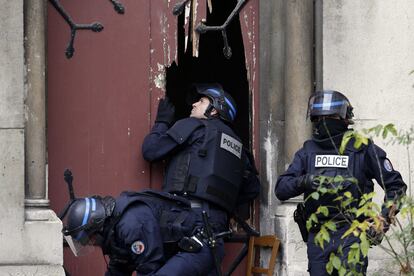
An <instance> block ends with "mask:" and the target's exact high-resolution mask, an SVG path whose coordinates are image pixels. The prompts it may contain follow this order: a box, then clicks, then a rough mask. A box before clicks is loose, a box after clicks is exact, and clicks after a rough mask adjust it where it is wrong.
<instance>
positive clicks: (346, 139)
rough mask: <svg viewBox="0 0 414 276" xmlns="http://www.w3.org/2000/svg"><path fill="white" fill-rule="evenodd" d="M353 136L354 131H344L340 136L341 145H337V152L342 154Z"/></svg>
mask: <svg viewBox="0 0 414 276" xmlns="http://www.w3.org/2000/svg"><path fill="white" fill-rule="evenodd" d="M353 136H354V132H353V131H352V130H348V131H347V132H345V134H344V136H343V137H342V141H341V146H340V147H339V154H344V152H345V148H346V145H347V144H348V142H349V140H351V138H352V137H353Z"/></svg>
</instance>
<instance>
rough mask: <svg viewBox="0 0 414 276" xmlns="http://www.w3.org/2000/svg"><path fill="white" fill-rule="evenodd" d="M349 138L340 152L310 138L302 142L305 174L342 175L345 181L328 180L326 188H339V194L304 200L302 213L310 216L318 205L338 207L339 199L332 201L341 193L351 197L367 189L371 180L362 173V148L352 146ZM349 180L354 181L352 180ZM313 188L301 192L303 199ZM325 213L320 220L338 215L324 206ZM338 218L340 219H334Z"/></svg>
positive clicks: (364, 149)
mask: <svg viewBox="0 0 414 276" xmlns="http://www.w3.org/2000/svg"><path fill="white" fill-rule="evenodd" d="M353 144H354V141H353V139H352V140H351V141H350V142H349V143H348V145H347V147H346V149H345V151H344V154H342V155H340V154H339V153H338V152H337V150H336V149H335V148H326V147H321V146H320V145H319V144H318V143H317V142H315V141H313V140H309V141H306V142H305V144H304V146H303V147H304V150H305V153H306V160H305V162H306V168H305V171H306V173H308V174H312V175H314V176H319V175H321V176H328V177H335V176H342V177H343V178H344V179H345V180H344V181H341V182H335V183H332V184H331V186H329V187H330V188H334V187H339V186H340V187H341V190H340V192H339V194H335V195H323V196H320V197H319V199H318V200H314V199H311V198H310V199H308V200H307V201H306V202H305V205H306V213H307V215H308V216H309V215H311V214H312V213H314V212H316V210H317V208H318V207H319V206H332V205H335V204H337V206H340V203H341V201H336V202H335V201H334V199H335V198H337V197H338V196H343V195H344V193H345V192H350V193H351V194H352V196H353V197H354V198H359V197H360V196H361V194H363V193H366V192H370V190H372V186H373V183H372V182H371V180H368V179H367V178H366V177H365V173H364V170H363V169H364V155H365V151H366V147H364V146H363V147H361V148H359V149H355V148H354V147H353ZM351 179H353V180H356V182H353V181H352V180H351ZM312 192H314V190H310V191H309V190H308V191H305V195H304V198H307V197H308V196H309V195H310V194H311V193H312ZM328 209H329V216H328V218H325V217H324V216H323V215H322V216H321V217H320V219H329V218H332V217H334V216H335V215H337V214H338V210H336V209H335V208H328ZM338 219H340V218H338Z"/></svg>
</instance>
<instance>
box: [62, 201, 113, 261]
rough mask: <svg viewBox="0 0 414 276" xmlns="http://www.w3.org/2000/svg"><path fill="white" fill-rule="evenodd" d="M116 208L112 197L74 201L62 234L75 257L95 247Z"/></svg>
mask: <svg viewBox="0 0 414 276" xmlns="http://www.w3.org/2000/svg"><path fill="white" fill-rule="evenodd" d="M114 206H115V205H114V199H113V198H111V197H106V198H101V197H99V196H92V197H85V198H78V199H76V200H75V201H73V203H72V204H71V205H70V207H69V209H68V212H67V214H66V225H65V226H64V227H63V230H62V233H63V235H64V237H65V239H66V240H67V242H68V244H69V246H70V248H71V249H72V251H73V253H74V254H75V256H79V255H80V254H81V253H82V251H84V252H85V248H86V247H87V246H88V245H95V238H96V235H97V234H98V233H101V232H102V231H103V226H104V222H105V219H106V218H107V217H108V216H110V214H111V213H112V210H113V208H114ZM84 252H83V253H84Z"/></svg>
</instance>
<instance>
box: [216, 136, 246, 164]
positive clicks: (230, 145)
mask: <svg viewBox="0 0 414 276" xmlns="http://www.w3.org/2000/svg"><path fill="white" fill-rule="evenodd" d="M220 147H221V148H222V149H225V150H227V151H229V152H231V153H232V154H234V155H236V156H237V157H238V158H241V152H242V147H243V145H242V143H240V142H239V141H237V140H236V139H234V138H233V137H231V136H229V135H227V134H224V133H222V134H221V143H220Z"/></svg>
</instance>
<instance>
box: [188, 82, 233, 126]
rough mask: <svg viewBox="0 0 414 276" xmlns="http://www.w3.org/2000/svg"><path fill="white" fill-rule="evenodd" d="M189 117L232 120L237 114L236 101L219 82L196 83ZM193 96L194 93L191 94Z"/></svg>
mask: <svg viewBox="0 0 414 276" xmlns="http://www.w3.org/2000/svg"><path fill="white" fill-rule="evenodd" d="M194 88H195V89H194V90H193V91H195V96H196V98H194V97H193V99H196V100H195V101H194V100H193V104H192V107H193V109H192V110H191V114H190V117H195V118H199V119H203V118H204V119H206V118H213V117H218V118H220V119H222V120H224V121H226V122H230V123H231V122H233V121H234V118H235V117H236V114H237V109H236V103H235V102H234V100H233V98H232V97H231V96H230V95H229V94H228V93H227V92H225V91H224V90H223V88H222V87H221V85H220V84H216V83H214V84H196V85H194ZM193 96H194V95H193Z"/></svg>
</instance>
